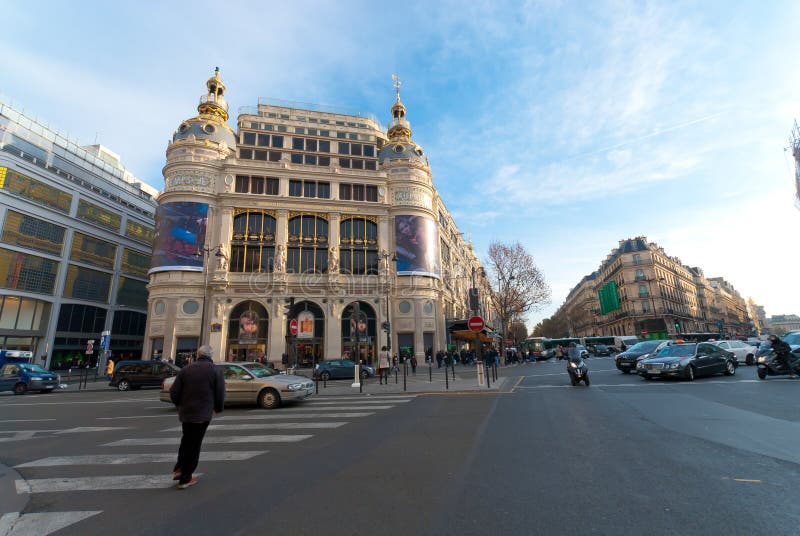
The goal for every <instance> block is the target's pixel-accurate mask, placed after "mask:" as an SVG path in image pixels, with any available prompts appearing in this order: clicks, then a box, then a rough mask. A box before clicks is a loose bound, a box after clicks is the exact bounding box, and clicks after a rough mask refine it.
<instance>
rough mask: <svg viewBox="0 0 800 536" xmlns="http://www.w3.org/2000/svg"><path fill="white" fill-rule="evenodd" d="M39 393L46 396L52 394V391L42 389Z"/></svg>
mask: <svg viewBox="0 0 800 536" xmlns="http://www.w3.org/2000/svg"><path fill="white" fill-rule="evenodd" d="M39 392H40V393H42V394H43V395H46V394H47V393H52V392H53V390H52V389H42V390H41V391H39Z"/></svg>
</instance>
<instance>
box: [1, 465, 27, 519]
mask: <svg viewBox="0 0 800 536" xmlns="http://www.w3.org/2000/svg"><path fill="white" fill-rule="evenodd" d="M17 479H19V480H24V479H23V478H22V476H21V475H20V474H19V473H18V472H16V471H15V470H14V469H12V468H11V467H8V466H7V465H3V464H2V463H0V516H2V515H3V514H9V513H15V512H22V511H23V510H24V509H25V506H26V505H27V504H28V501H29V500H30V495H29V494H23V495H20V494H18V493H17V486H16V484H15V482H14V481H15V480H17Z"/></svg>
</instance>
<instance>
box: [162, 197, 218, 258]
mask: <svg viewBox="0 0 800 536" xmlns="http://www.w3.org/2000/svg"><path fill="white" fill-rule="evenodd" d="M207 223H208V204H207V203H194V202H188V201H180V202H175V203H163V204H161V205H159V206H158V208H157V209H156V232H155V241H154V243H153V258H152V261H151V264H150V271H149V272H148V273H153V272H163V271H167V270H185V271H192V272H202V271H203V255H197V252H198V251H200V252H201V253H202V249H203V246H204V245H205V241H206V224H207Z"/></svg>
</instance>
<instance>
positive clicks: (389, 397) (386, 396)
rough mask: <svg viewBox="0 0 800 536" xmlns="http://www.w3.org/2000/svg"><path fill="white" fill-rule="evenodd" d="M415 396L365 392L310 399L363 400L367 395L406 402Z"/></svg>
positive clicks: (379, 398) (377, 399)
mask: <svg viewBox="0 0 800 536" xmlns="http://www.w3.org/2000/svg"><path fill="white" fill-rule="evenodd" d="M416 396H417V395H397V396H392V395H372V394H369V393H367V394H366V395H363V396H327V395H325V396H324V397H323V396H320V397H319V398H314V399H312V400H311V401H312V402H314V401H327V400H331V401H333V402H338V401H339V400H364V398H365V397H369V398H370V399H371V400H373V401H383V400H391V401H392V402H394V401H395V400H399V399H407V400H405V401H406V402H410V401H411V400H413V399H414V398H415V397H416Z"/></svg>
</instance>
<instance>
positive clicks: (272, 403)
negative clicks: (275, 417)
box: [258, 389, 281, 409]
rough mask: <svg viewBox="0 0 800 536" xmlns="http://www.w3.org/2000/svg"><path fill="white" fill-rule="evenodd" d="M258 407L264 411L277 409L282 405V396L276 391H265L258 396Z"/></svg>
mask: <svg viewBox="0 0 800 536" xmlns="http://www.w3.org/2000/svg"><path fill="white" fill-rule="evenodd" d="M258 405H259V406H261V407H262V408H264V409H275V408H277V407H278V406H280V405H281V395H279V394H278V391H276V390H275V389H264V390H263V391H261V394H259V395H258Z"/></svg>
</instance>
